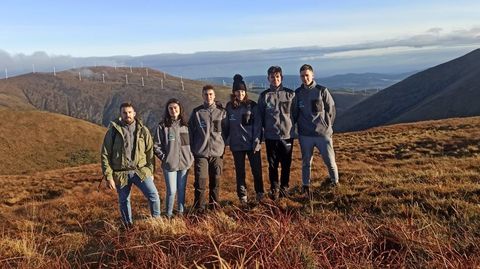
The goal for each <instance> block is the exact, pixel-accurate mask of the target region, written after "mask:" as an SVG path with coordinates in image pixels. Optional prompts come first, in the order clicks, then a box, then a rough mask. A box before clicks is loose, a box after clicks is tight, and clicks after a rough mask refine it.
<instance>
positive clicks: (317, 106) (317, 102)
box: [311, 99, 323, 114]
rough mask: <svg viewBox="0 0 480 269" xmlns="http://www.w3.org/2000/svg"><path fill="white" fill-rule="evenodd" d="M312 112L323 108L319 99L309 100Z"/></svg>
mask: <svg viewBox="0 0 480 269" xmlns="http://www.w3.org/2000/svg"><path fill="white" fill-rule="evenodd" d="M311 102H312V103H311V106H312V113H314V114H317V113H319V112H321V111H322V110H323V107H322V102H321V100H320V99H315V100H312V101H311Z"/></svg>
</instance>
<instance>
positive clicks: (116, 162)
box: [101, 103, 160, 227]
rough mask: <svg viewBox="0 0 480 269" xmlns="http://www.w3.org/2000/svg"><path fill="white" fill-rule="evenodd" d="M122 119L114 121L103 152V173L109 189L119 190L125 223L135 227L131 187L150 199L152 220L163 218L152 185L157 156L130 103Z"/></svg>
mask: <svg viewBox="0 0 480 269" xmlns="http://www.w3.org/2000/svg"><path fill="white" fill-rule="evenodd" d="M120 114H121V117H120V119H119V120H116V121H112V122H111V123H110V126H109V127H108V131H107V133H106V134H105V137H104V139H103V145H102V152H101V162H102V173H103V175H104V177H105V179H106V181H105V185H106V187H107V188H109V189H112V190H116V191H117V193H118V201H119V207H120V214H121V217H122V221H123V223H124V225H125V226H126V227H131V226H132V225H133V219H132V210H131V206H130V192H131V188H132V185H136V186H137V187H138V188H139V189H140V190H141V191H142V193H143V195H144V196H145V197H146V198H147V200H148V204H149V207H150V213H151V215H152V217H159V216H160V197H159V196H158V191H157V188H156V187H155V184H154V182H153V172H154V164H155V156H154V154H153V140H152V136H151V135H150V131H149V130H148V128H147V127H146V126H145V125H143V123H142V122H141V121H140V119H137V118H136V117H135V116H136V113H135V110H134V108H133V105H132V104H131V103H123V104H121V105H120Z"/></svg>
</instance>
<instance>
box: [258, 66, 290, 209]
mask: <svg viewBox="0 0 480 269" xmlns="http://www.w3.org/2000/svg"><path fill="white" fill-rule="evenodd" d="M267 74H268V81H269V82H270V88H269V89H267V90H265V91H263V92H262V93H261V94H260V97H259V99H258V110H259V113H260V117H261V118H262V127H263V132H264V136H265V145H266V148H267V159H268V175H269V178H270V191H271V193H270V196H271V198H272V199H273V200H276V199H278V198H279V197H287V196H288V187H289V181H290V166H291V163H292V149H293V138H294V133H295V130H294V125H293V123H294V118H295V115H294V113H295V110H294V108H295V102H296V100H295V92H294V91H293V90H291V89H289V88H286V87H283V85H282V79H283V74H282V68H281V67H280V66H271V67H270V68H268V71H267ZM279 164H281V166H282V171H281V176H280V182H279V180H278V166H279Z"/></svg>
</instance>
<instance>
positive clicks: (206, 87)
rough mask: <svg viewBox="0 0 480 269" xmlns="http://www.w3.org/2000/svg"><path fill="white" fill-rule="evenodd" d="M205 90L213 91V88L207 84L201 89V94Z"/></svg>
mask: <svg viewBox="0 0 480 269" xmlns="http://www.w3.org/2000/svg"><path fill="white" fill-rule="evenodd" d="M207 90H214V88H213V86H212V85H210V84H207V85H205V86H203V88H202V94H203V93H204V92H205V91H207Z"/></svg>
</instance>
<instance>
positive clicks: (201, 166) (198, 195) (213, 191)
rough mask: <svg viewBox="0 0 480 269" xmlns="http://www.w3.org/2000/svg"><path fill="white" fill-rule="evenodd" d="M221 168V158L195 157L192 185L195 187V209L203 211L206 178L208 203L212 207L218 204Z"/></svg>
mask: <svg viewBox="0 0 480 269" xmlns="http://www.w3.org/2000/svg"><path fill="white" fill-rule="evenodd" d="M222 167H223V158H222V157H195V182H194V184H193V186H194V187H195V201H194V207H195V208H198V209H205V206H206V199H205V190H206V185H207V178H208V188H209V193H208V197H209V199H208V200H209V203H210V205H212V206H214V205H215V204H216V203H218V201H219V188H220V178H221V175H222Z"/></svg>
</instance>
